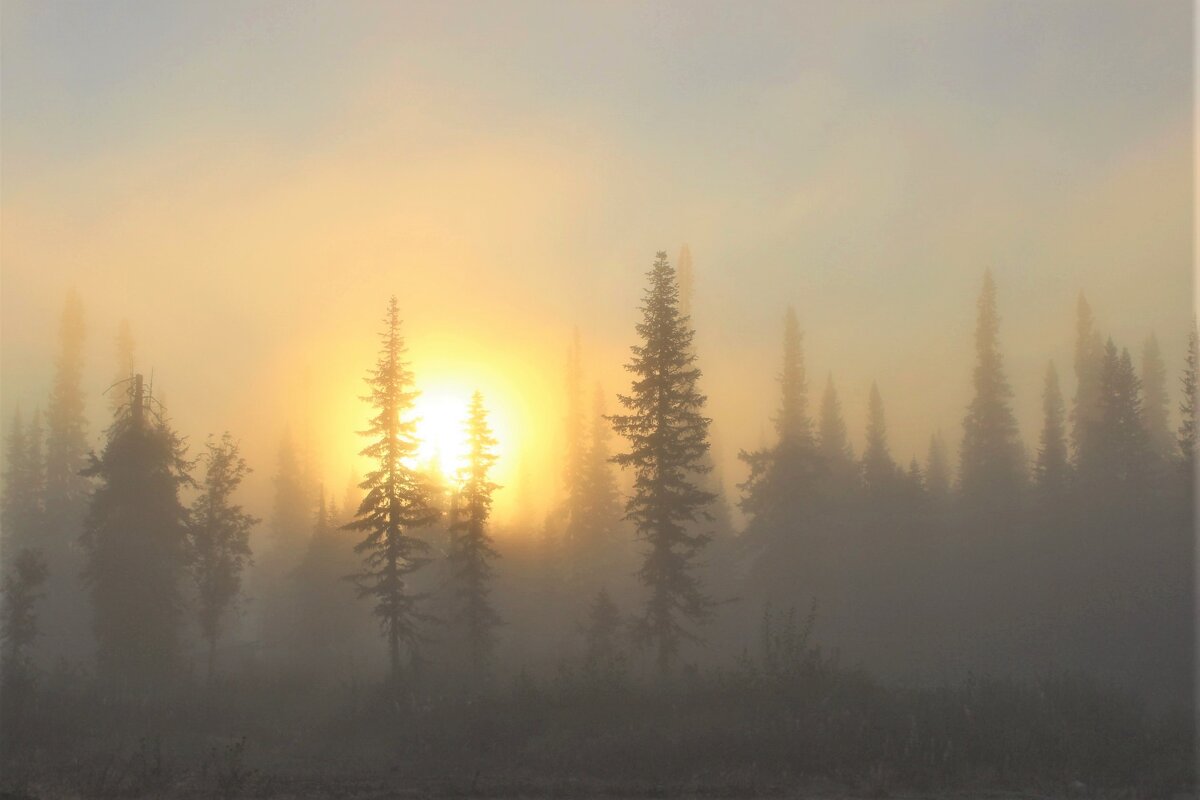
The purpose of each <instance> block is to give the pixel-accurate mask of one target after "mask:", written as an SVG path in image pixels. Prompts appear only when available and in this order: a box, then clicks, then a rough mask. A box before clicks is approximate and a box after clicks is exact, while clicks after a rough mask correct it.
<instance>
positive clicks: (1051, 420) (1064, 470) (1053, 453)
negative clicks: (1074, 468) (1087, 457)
mask: <svg viewBox="0 0 1200 800" xmlns="http://www.w3.org/2000/svg"><path fill="white" fill-rule="evenodd" d="M1042 419H1043V422H1042V433H1041V437H1040V438H1039V440H1038V453H1037V460H1036V462H1035V463H1034V467H1033V474H1034V485H1035V488H1036V490H1037V496H1038V502H1039V503H1040V504H1041V506H1042V508H1043V509H1044V510H1047V509H1060V508H1062V504H1063V502H1064V499H1065V497H1066V491H1067V487H1068V485H1069V482H1070V479H1071V462H1070V460H1069V457H1068V455H1067V426H1066V422H1067V421H1066V406H1065V405H1064V403H1063V396H1062V390H1061V389H1060V388H1059V385H1058V370H1056V369H1055V368H1054V362H1053V361H1051V362H1050V364H1049V365H1047V367H1046V377H1045V380H1044V383H1043V387H1042Z"/></svg>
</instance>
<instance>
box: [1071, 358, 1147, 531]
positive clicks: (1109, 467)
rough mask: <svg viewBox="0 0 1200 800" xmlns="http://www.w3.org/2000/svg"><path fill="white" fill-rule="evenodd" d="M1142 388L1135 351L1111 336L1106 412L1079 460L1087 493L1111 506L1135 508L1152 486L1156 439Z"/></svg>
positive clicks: (1104, 377) (1102, 406)
mask: <svg viewBox="0 0 1200 800" xmlns="http://www.w3.org/2000/svg"><path fill="white" fill-rule="evenodd" d="M1140 390H1141V382H1140V381H1139V380H1138V378H1137V374H1136V373H1135V372H1134V369H1133V360H1132V359H1131V358H1130V356H1129V351H1128V350H1124V351H1121V352H1120V353H1118V351H1117V346H1116V345H1115V344H1114V343H1113V341H1112V339H1109V340H1108V342H1107V343H1106V344H1105V347H1104V358H1103V360H1102V361H1101V367H1100V402H1099V412H1100V413H1099V416H1098V417H1097V419H1096V421H1095V422H1094V423H1093V424H1092V429H1091V430H1090V431H1089V432H1088V433H1087V436H1088V438H1089V440H1090V441H1091V443H1092V444H1091V446H1090V447H1089V449H1087V450H1085V452H1084V456H1085V457H1086V458H1085V460H1083V461H1082V462H1080V464H1079V478H1080V481H1081V483H1082V485H1083V487H1084V488H1085V491H1086V496H1087V497H1089V498H1091V502H1092V503H1093V504H1098V505H1099V506H1101V507H1103V508H1106V509H1108V508H1114V507H1120V508H1122V509H1126V510H1132V509H1134V508H1136V507H1137V505H1138V504H1139V503H1140V501H1141V500H1143V499H1144V492H1145V491H1146V489H1147V488H1148V486H1147V481H1148V478H1149V474H1148V470H1147V466H1148V458H1149V454H1150V445H1149V440H1148V437H1147V434H1146V428H1145V426H1144V425H1143V424H1142V412H1141V396H1140Z"/></svg>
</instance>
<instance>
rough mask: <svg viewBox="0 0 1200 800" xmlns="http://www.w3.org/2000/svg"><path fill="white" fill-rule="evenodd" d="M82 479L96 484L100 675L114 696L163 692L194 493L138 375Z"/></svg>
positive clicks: (93, 560) (91, 547)
mask: <svg viewBox="0 0 1200 800" xmlns="http://www.w3.org/2000/svg"><path fill="white" fill-rule="evenodd" d="M128 391H129V402H128V403H127V404H126V405H124V406H123V407H122V409H121V411H120V412H119V413H118V415H117V417H116V419H115V420H114V421H113V424H112V426H111V427H109V429H108V432H107V443H106V444H105V447H104V450H103V452H102V453H101V454H100V455H99V456H98V457H96V456H92V459H91V463H90V465H89V466H88V467H87V469H86V474H87V475H88V476H90V477H93V478H95V479H96V481H97V485H96V489H95V491H94V492H93V493H92V497H91V503H90V505H89V507H88V512H87V518H86V520H85V524H84V537H83V543H84V548H85V553H86V558H87V566H86V568H85V571H84V579H85V581H86V582H87V585H88V587H89V588H90V590H91V595H92V604H93V613H94V617H93V620H94V629H95V634H96V645H97V652H96V655H97V667H98V673H99V675H100V676H101V678H102V679H103V680H105V681H106V682H107V683H108V684H109V685H110V686H112V687H113V688H115V689H118V690H121V689H125V690H133V689H150V690H153V689H155V688H158V687H161V686H162V685H163V684H164V683H165V682H166V681H167V680H168V679H169V678H170V677H171V675H172V673H173V671H174V669H175V667H176V657H177V655H178V640H179V632H180V629H181V622H182V613H183V601H182V595H181V588H182V587H181V583H182V581H183V578H184V575H185V569H186V566H187V561H188V552H187V517H188V515H187V509H185V508H184V507H183V505H182V503H180V500H179V491H180V489H182V488H183V487H186V486H191V485H193V484H192V480H191V478H190V477H189V475H188V471H189V469H190V467H191V463H190V462H189V461H188V460H187V458H186V448H185V446H184V443H183V441H182V440H181V439H180V438H179V437H178V436H177V435H176V434H175V432H174V431H173V430H171V427H170V425H169V424H168V423H167V421H166V420H165V418H164V417H163V415H162V414H161V412H160V411H159V410H158V407H157V406H156V405H155V404H154V403H153V401H152V398H151V397H150V396H149V395H148V393H147V391H146V389H145V386H144V384H143V381H142V377H141V376H140V375H135V376H134V379H133V380H132V381H130V382H129V384H128Z"/></svg>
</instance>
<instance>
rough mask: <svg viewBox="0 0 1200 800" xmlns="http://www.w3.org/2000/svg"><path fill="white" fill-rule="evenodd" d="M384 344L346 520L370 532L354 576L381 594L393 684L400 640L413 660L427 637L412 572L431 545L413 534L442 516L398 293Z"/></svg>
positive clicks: (370, 592)
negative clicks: (427, 469)
mask: <svg viewBox="0 0 1200 800" xmlns="http://www.w3.org/2000/svg"><path fill="white" fill-rule="evenodd" d="M380 339H381V340H382V342H383V346H382V347H381V348H380V353H379V359H378V360H377V362H376V364H375V367H374V368H373V369H372V370H371V371H370V373H369V374H368V375H367V378H366V383H367V386H368V387H369V389H370V394H368V395H366V396H365V397H364V398H363V399H364V400H365V401H366V402H368V403H370V405H371V407H372V408H373V409H374V411H375V414H374V416H373V417H372V418H371V421H370V423H369V425H368V427H367V429H366V430H365V431H362V432H361V433H362V435H363V436H365V437H367V438H369V439H370V443H369V444H368V445H367V446H366V447H364V448H363V449H362V450H361V451H360V453H359V454H360V455H362V456H364V457H366V458H368V459H370V460H371V462H372V467H373V468H372V469H371V471H370V472H368V473H367V475H366V477H365V478H364V479H363V482H362V483H361V484H359V486H360V487H361V488H362V489H363V490H364V491H365V492H366V496H365V497H363V499H362V502H361V503H360V504H359V506H358V511H357V512H356V513H355V518H354V520H353V521H352V522H349V523H347V524H346V525H345V526H344V527H345V528H346V529H347V530H352V531H358V532H361V533H364V534H365V536H364V538H363V540H362V541H361V542H359V544H358V545H357V546H356V547H355V551H356V552H358V553H360V554H361V555H362V556H363V566H362V569H361V570H360V571H359V572H357V573H355V574H354V575H353V576H352V578H353V580H354V581H355V584H356V585H357V586H358V592H359V596H360V597H363V598H371V599H373V600H374V601H375V615H376V616H378V617H379V621H380V625H381V626H382V629H383V633H384V635H385V636H386V637H387V643H388V663H389V665H390V675H391V679H392V682H393V685H394V686H399V685H400V682H401V679H402V677H403V676H402V665H401V662H400V647H401V645H405V646H407V647H408V648H409V654H410V656H411V658H412V662H413V665H414V667H415V665H416V661H417V658H418V655H419V654H418V652H417V645H418V644H419V642H420V639H421V636H420V631H419V630H418V625H419V623H420V622H421V621H422V620H423V619H425V617H426V615H425V614H424V613H423V612H421V610H420V609H419V604H420V601H421V600H422V598H423V596H422V595H420V594H418V593H416V592H414V591H413V590H412V588H411V586H410V585H409V576H411V575H412V573H413V572H415V571H416V570H418V569H420V568H421V567H422V566H424V565H425V564H426V563H428V561H429V559H428V557H427V556H426V553H427V552H428V549H429V546H428V544H426V543H425V542H423V541H422V540H421V539H419V538H417V537H416V536H413V535H412V531H413V529H415V528H419V527H421V526H424V525H429V524H430V523H432V522H434V521H435V520H436V519H437V511H436V509H434V508H432V507H431V505H430V503H429V490H428V487H427V486H426V485H425V482H424V479H423V477H422V476H421V474H420V473H419V472H418V471H417V470H416V469H414V468H413V467H412V466H410V465H411V464H412V461H413V459H414V457H415V456H416V453H417V439H416V420H415V419H414V418H413V417H412V408H413V402H414V401H415V400H416V397H417V391H416V389H415V388H414V386H413V375H412V371H411V370H410V369H409V366H408V362H407V361H406V360H405V352H406V348H405V345H404V338H403V337H402V336H401V335H400V310H399V307H398V306H397V304H396V298H395V297H394V296H393V297H392V298H391V300H390V301H389V303H388V310H387V314H386V316H385V317H384V328H383V331H382V332H381V333H380Z"/></svg>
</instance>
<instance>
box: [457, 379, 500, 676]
mask: <svg viewBox="0 0 1200 800" xmlns="http://www.w3.org/2000/svg"><path fill="white" fill-rule="evenodd" d="M466 434H467V448H468V449H467V462H466V465H465V466H464V467H463V468H462V470H461V471H460V472H459V481H460V488H459V491H458V496H457V498H456V503H455V509H454V522H453V523H452V524H451V525H450V533H451V536H452V539H451V544H450V563H451V567H452V570H453V577H454V584H455V594H456V596H457V601H458V603H457V608H456V609H455V612H456V613H455V620H454V621H455V624H456V625H457V626H458V627H459V628H460V630H461V632H462V636H463V641H464V643H465V645H466V650H467V652H466V654H467V663H468V666H469V668H470V672H471V674H472V675H473V676H474V677H475V678H476V680H477V681H483V682H486V680H487V679H488V677H489V675H490V670H491V663H492V651H493V649H494V648H495V631H496V626H497V625H499V624H500V615H499V614H497V613H496V608H495V606H494V605H493V604H492V600H491V593H492V586H491V584H492V580H493V578H494V577H495V568H494V567H493V566H492V561H493V560H494V559H495V558H496V557H497V555H498V554H497V553H496V548H495V547H494V546H493V544H492V537H491V535H490V534H489V533H488V518H489V517H491V514H492V493H493V492H494V491H495V490H496V489H498V488H499V486H498V485H497V484H495V483H493V482H492V481H490V480H489V479H488V473H489V472H490V471H491V469H492V467H493V466H494V465H495V463H496V452H495V448H496V437H495V436H493V435H492V430H491V428H490V427H489V426H488V421H487V409H485V408H484V406H483V395H482V394H481V393H479V392H475V394H474V395H472V396H471V405H470V408H469V410H468V412H467V424H466Z"/></svg>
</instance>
